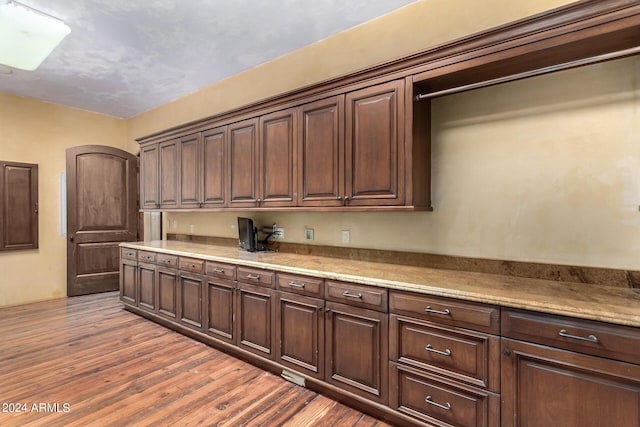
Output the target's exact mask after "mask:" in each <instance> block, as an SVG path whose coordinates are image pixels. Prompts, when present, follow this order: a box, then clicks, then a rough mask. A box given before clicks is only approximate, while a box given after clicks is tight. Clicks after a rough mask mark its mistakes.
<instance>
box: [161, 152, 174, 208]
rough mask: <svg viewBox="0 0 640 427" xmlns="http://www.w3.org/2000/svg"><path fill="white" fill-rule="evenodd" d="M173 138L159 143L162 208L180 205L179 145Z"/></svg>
mask: <svg viewBox="0 0 640 427" xmlns="http://www.w3.org/2000/svg"><path fill="white" fill-rule="evenodd" d="M178 143H179V141H177V140H172V141H167V142H163V143H161V144H159V145H158V182H159V187H158V194H159V196H158V204H159V205H160V208H163V209H167V208H177V207H178V200H179V195H178V176H179V175H178V173H179V171H178V166H179V163H178V149H179V146H178Z"/></svg>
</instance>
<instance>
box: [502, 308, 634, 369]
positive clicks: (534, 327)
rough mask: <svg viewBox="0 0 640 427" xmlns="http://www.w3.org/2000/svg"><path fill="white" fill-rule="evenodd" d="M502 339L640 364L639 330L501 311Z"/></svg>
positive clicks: (543, 315) (521, 312)
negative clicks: (511, 339) (528, 342)
mask: <svg viewBox="0 0 640 427" xmlns="http://www.w3.org/2000/svg"><path fill="white" fill-rule="evenodd" d="M501 323H502V336H504V337H506V338H514V339H517V340H523V341H530V342H534V343H537V344H545V345H549V346H552V347H558V348H563V349H566V350H572V351H577V352H580V353H586V354H591V355H595V356H602V357H606V358H609V359H617V360H621V361H625V362H630V363H635V364H640V351H638V349H640V329H638V328H633V327H629V326H622V325H611V324H608V323H602V322H596V321H592V320H583V319H575V318H570V317H564V316H555V315H550V314H543V313H535V312H530V311H523V310H512V309H503V310H502V321H501Z"/></svg>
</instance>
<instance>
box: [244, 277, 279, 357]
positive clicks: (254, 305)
mask: <svg viewBox="0 0 640 427" xmlns="http://www.w3.org/2000/svg"><path fill="white" fill-rule="evenodd" d="M274 311H275V291H274V290H273V289H269V288H266V287H262V286H253V285H247V284H243V283H238V290H237V303H236V328H237V329H236V335H237V337H238V343H237V344H238V347H240V348H242V349H244V350H247V351H250V352H251V353H255V354H257V355H259V356H262V357H264V358H267V359H274V351H273V348H274V339H273V331H274V329H275V328H274V322H275V313H274Z"/></svg>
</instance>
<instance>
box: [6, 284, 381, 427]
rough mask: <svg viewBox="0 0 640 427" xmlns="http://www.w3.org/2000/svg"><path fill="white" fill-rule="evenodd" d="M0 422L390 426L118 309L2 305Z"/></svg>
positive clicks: (84, 302) (106, 302) (101, 304)
mask: <svg viewBox="0 0 640 427" xmlns="http://www.w3.org/2000/svg"><path fill="white" fill-rule="evenodd" d="M0 404H1V405H2V407H0V426H3V427H5V426H24V425H28V426H89V425H96V426H103V425H104V426H125V425H135V426H171V425H178V426H195V425H207V426H214V425H215V426H241V425H247V426H249V425H250V426H254V425H256V426H258V425H264V426H280V425H283V426H312V425H314V426H334V425H335V426H337V425H339V426H358V427H361V426H362V427H365V426H386V425H387V424H384V423H382V422H381V421H378V420H376V419H374V418H372V417H370V416H368V415H364V414H362V413H360V412H358V411H356V410H354V409H351V408H349V407H347V406H345V405H342V404H340V403H338V402H335V401H333V400H331V399H328V398H326V397H324V396H322V395H318V394H317V393H314V392H312V391H309V390H307V389H305V388H302V387H298V386H296V385H294V384H291V383H289V382H287V381H284V380H283V379H281V378H280V377H278V376H275V375H272V374H270V373H267V372H264V371H262V370H260V369H258V368H255V367H253V366H252V365H250V364H248V363H245V362H242V361H240V360H237V359H235V358H233V357H231V356H228V355H226V354H224V353H222V352H220V351H217V350H215V349H213V348H210V347H208V346H206V345H204V344H201V343H199V342H196V341H193V340H191V339H189V338H186V337H183V336H182V335H180V334H177V333H175V332H172V331H170V330H168V329H165V328H164V327H162V326H159V325H156V324H154V323H152V322H150V321H147V320H144V319H142V318H140V317H138V316H136V315H134V314H131V313H128V312H126V311H124V310H123V309H122V306H121V305H120V303H119V302H118V297H117V294H116V293H107V294H97V295H90V296H83V297H73V298H67V299H61V300H55V301H48V302H43V303H36V304H28V305H22V306H18V307H8V308H2V309H0Z"/></svg>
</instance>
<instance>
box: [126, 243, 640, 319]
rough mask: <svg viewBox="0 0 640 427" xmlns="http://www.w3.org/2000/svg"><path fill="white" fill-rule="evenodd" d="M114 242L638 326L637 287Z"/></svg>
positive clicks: (223, 248)
mask: <svg viewBox="0 0 640 427" xmlns="http://www.w3.org/2000/svg"><path fill="white" fill-rule="evenodd" d="M120 246H123V247H128V248H132V249H142V250H144V249H147V250H153V251H156V252H161V253H167V254H174V255H183V256H191V257H197V258H202V259H207V260H211V261H219V262H229V263H233V264H237V265H244V266H249V267H256V268H264V269H271V270H275V271H280V272H286V273H295V274H303V275H311V276H316V277H322V278H325V279H331V280H342V281H348V282H354V283H361V284H366V285H372V286H381V287H385V288H389V289H398V290H403V291H411V292H417V293H422V294H427V295H437V296H443V297H452V298H460V299H463V300H469V301H478V302H483V303H488V304H497V305H501V306H504V307H512V308H521V309H526V310H534V311H539V312H544V313H550V314H560V315H566V316H573V317H577V318H582V319H591V320H599V321H603V322H610V323H615V324H620V325H628V326H636V327H640V289H633V288H618V287H611V286H598V285H588V284H583V283H570V282H557V281H550V280H540V279H528V278H520V277H513V276H502V275H496V274H485V273H473V272H462V271H452V270H441V269H433V268H424V267H412V266H405V265H395V264H385V263H376V262H365V261H353V260H348V259H342V258H328V257H319V256H315V255H298V254H291V253H285V252H246V251H242V250H240V249H238V248H235V247H229V246H214V245H204V244H198V243H190V242H181V241H173V240H156V241H150V242H136V243H122V244H121V245H120Z"/></svg>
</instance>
